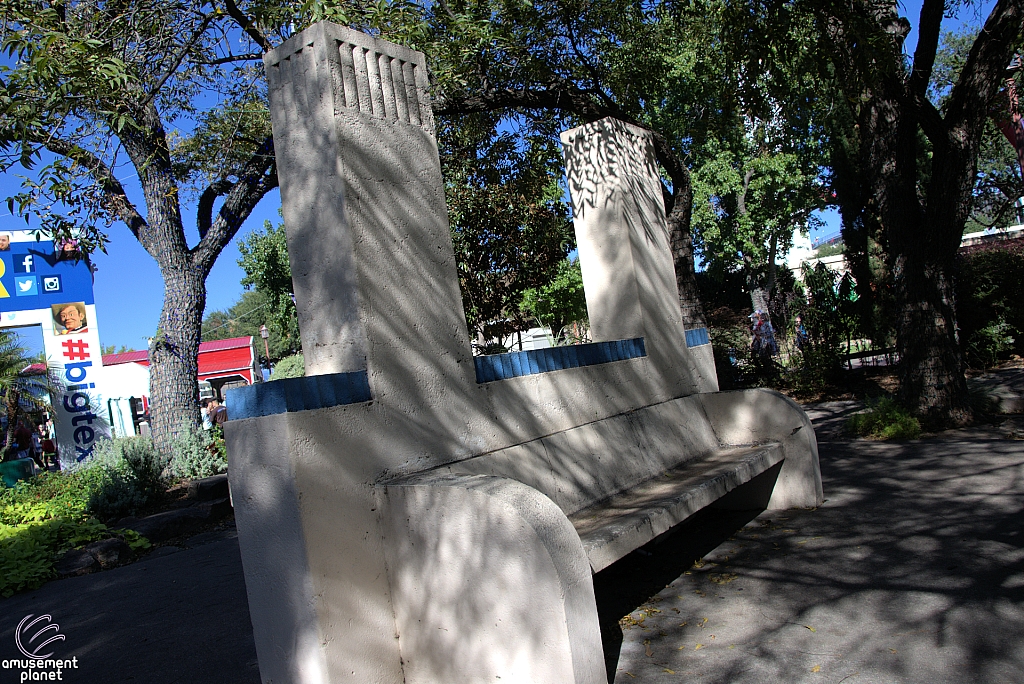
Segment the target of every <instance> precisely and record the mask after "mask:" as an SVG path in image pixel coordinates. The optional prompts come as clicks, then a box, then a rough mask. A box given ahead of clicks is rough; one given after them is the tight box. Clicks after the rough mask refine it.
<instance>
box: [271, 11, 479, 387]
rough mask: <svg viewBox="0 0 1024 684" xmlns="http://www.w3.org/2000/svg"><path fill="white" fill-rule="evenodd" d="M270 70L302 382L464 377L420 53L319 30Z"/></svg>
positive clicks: (384, 383) (381, 383)
mask: <svg viewBox="0 0 1024 684" xmlns="http://www.w3.org/2000/svg"><path fill="white" fill-rule="evenodd" d="M264 61H265V63H266V68H267V77H268V81H269V84H270V91H269V92H270V105H271V106H270V111H271V113H272V117H273V126H274V140H275V147H276V153H277V158H278V176H279V178H280V179H281V201H282V205H283V209H284V220H285V225H286V226H287V227H288V231H287V232H288V252H289V257H290V260H291V265H292V281H293V283H294V286H295V298H296V304H297V309H298V315H299V329H300V331H301V336H302V348H303V353H304V355H305V357H306V374H307V375H324V374H328V373H345V372H351V371H358V370H363V369H368V370H369V374H370V386H371V390H372V391H373V394H374V396H375V397H377V398H379V399H385V398H386V397H388V396H389V395H390V396H392V397H393V398H395V399H396V400H399V401H400V399H399V397H398V396H397V394H399V393H400V392H401V391H403V390H407V389H409V388H408V387H396V386H394V385H393V384H392V385H389V382H392V381H395V379H396V378H401V377H403V373H402V369H406V370H408V371H409V372H410V374H415V375H418V376H420V379H421V380H423V379H424V377H423V376H424V374H426V375H432V376H435V377H439V376H448V377H449V378H450V377H459V378H461V379H462V381H463V382H465V383H469V382H471V381H472V376H471V373H469V374H467V369H470V370H471V369H472V367H473V364H472V360H471V357H470V354H471V351H470V348H469V345H468V343H467V341H466V340H467V339H468V336H467V333H466V322H465V314H464V312H463V308H462V298H461V296H460V294H459V287H458V282H457V281H456V280H453V279H452V278H450V277H449V276H450V274H451V273H452V272H454V263H455V262H454V255H453V253H452V247H451V237H450V234H449V229H448V213H447V209H446V207H445V201H444V184H443V181H442V178H441V166H440V162H439V160H438V153H437V144H436V141H435V138H434V118H433V113H432V110H431V106H430V97H429V95H428V93H427V75H426V65H425V59H424V57H423V54H422V53H419V52H415V51H413V50H409V49H407V48H404V47H402V46H400V45H395V44H393V43H388V42H387V41H383V40H378V39H375V38H373V37H372V36H368V35H366V34H364V33H359V32H357V31H352V30H350V29H346V28H343V27H339V26H335V25H332V24H327V23H320V24H317V25H315V26H313V27H311V28H309V29H307V30H306V31H303V32H302V33H301V34H299V35H297V36H294V37H293V38H292V39H290V40H289V41H287V42H286V43H285V44H283V45H282V46H280V47H279V48H277V49H275V50H273V51H271V52H269V53H267V55H266V57H265V58H264ZM410 276H413V277H410ZM426 359H429V363H428V364H426V365H424V364H423V363H422V361H424V360H426ZM382 367H387V368H388V369H389V372H388V373H387V374H386V377H385V376H384V375H382V374H380V373H377V372H375V368H382ZM427 381H428V382H429V379H428V380H427Z"/></svg>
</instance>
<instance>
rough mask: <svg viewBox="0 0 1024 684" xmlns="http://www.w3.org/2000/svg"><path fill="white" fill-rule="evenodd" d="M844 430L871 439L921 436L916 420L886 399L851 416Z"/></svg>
mask: <svg viewBox="0 0 1024 684" xmlns="http://www.w3.org/2000/svg"><path fill="white" fill-rule="evenodd" d="M846 429H847V430H848V431H849V432H851V433H853V434H855V435H860V436H861V437H870V438H872V439H917V438H918V437H920V436H921V423H919V422H918V420H917V418H915V417H914V416H912V415H910V413H909V412H908V411H907V410H906V409H904V408H903V407H902V406H900V405H899V404H897V403H896V402H895V401H893V400H892V399H888V398H882V399H879V400H878V401H875V402H871V403H869V408H868V410H867V411H865V412H864V413H858V414H856V415H854V416H852V417H851V418H850V419H849V420H848V421H847V422H846Z"/></svg>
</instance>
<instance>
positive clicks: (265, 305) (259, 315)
mask: <svg viewBox="0 0 1024 684" xmlns="http://www.w3.org/2000/svg"><path fill="white" fill-rule="evenodd" d="M288 303H289V305H290V306H291V307H292V314H291V315H292V317H293V318H292V323H291V327H292V328H294V331H293V332H292V333H291V334H289V335H281V334H280V332H279V330H280V328H278V327H276V326H275V325H274V322H273V319H274V317H275V315H276V311H277V308H276V307H277V304H276V302H275V300H274V297H273V296H272V295H269V294H267V293H266V292H263V291H261V290H245V291H243V292H242V295H241V297H239V298H238V301H237V302H235V303H234V304H232V305H231V307H230V308H228V309H227V310H225V311H211V312H210V313H208V314H207V315H206V317H205V318H204V319H203V325H202V339H203V341H204V342H207V341H209V340H225V339H228V338H231V337H253V338H254V341H255V343H256V353H257V356H259V357H260V358H262V357H263V356H264V354H265V353H264V351H263V340H262V339H261V338H260V326H261V325H264V324H266V326H267V331H268V332H269V333H270V337H269V338H268V339H267V346H268V347H269V349H270V358H271V361H274V360H277V359H280V358H283V357H285V356H288V355H289V354H294V353H295V349H294V347H293V345H298V344H299V332H298V324H297V323H295V320H294V316H295V313H294V305H292V304H291V299H290V298H289V299H288Z"/></svg>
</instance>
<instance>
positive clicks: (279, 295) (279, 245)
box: [238, 221, 302, 361]
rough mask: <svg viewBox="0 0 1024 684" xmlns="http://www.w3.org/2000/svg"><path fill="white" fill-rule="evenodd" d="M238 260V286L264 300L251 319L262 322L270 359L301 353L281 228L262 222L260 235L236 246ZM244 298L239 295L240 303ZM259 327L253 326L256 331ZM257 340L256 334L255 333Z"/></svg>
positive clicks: (257, 233) (289, 266) (286, 245)
mask: <svg viewBox="0 0 1024 684" xmlns="http://www.w3.org/2000/svg"><path fill="white" fill-rule="evenodd" d="M238 251H239V252H240V253H241V254H242V258H241V259H239V260H238V265H239V266H241V267H242V270H243V271H245V277H244V278H242V285H244V286H245V288H246V290H250V289H251V290H252V291H253V292H255V295H256V296H255V297H251V298H250V299H251V300H252V303H253V304H254V305H255V304H257V298H260V299H262V300H264V303H263V304H262V305H261V307H262V308H260V310H259V311H258V312H257V313H254V314H253V315H254V316H255V317H256V318H255V319H253V320H254V321H255V320H259V321H266V325H267V328H268V330H269V332H270V339H268V341H267V342H268V344H269V345H270V357H271V359H270V360H272V361H277V360H279V359H281V358H283V357H284V356H287V355H288V354H293V353H295V352H296V351H300V350H301V349H302V342H301V341H300V339H299V323H298V316H297V313H296V311H295V302H294V300H293V299H292V292H293V290H294V288H293V287H292V269H291V264H290V263H289V261H288V241H287V238H286V235H285V231H284V224H283V223H281V224H278V226H277V227H274V226H273V225H272V224H271V223H270V221H264V222H263V232H258V231H253V232H251V233H249V234H248V235H246V236H245V237H244V238H243V239H242V240H240V241H239V243H238ZM244 298H245V295H243V299H244ZM258 328H259V326H258V325H257V330H258ZM257 336H258V333H257Z"/></svg>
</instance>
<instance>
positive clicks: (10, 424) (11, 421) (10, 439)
mask: <svg viewBox="0 0 1024 684" xmlns="http://www.w3.org/2000/svg"><path fill="white" fill-rule="evenodd" d="M20 395H21V393H20V392H19V391H18V390H16V389H14V388H13V387H9V388H8V389H7V393H6V396H5V397H4V411H5V412H6V413H7V434H5V435H4V449H3V453H2V454H0V460H2V461H11V460H13V459H14V453H13V451H12V447H13V446H14V430H15V429H16V428H17V422H18V399H20Z"/></svg>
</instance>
